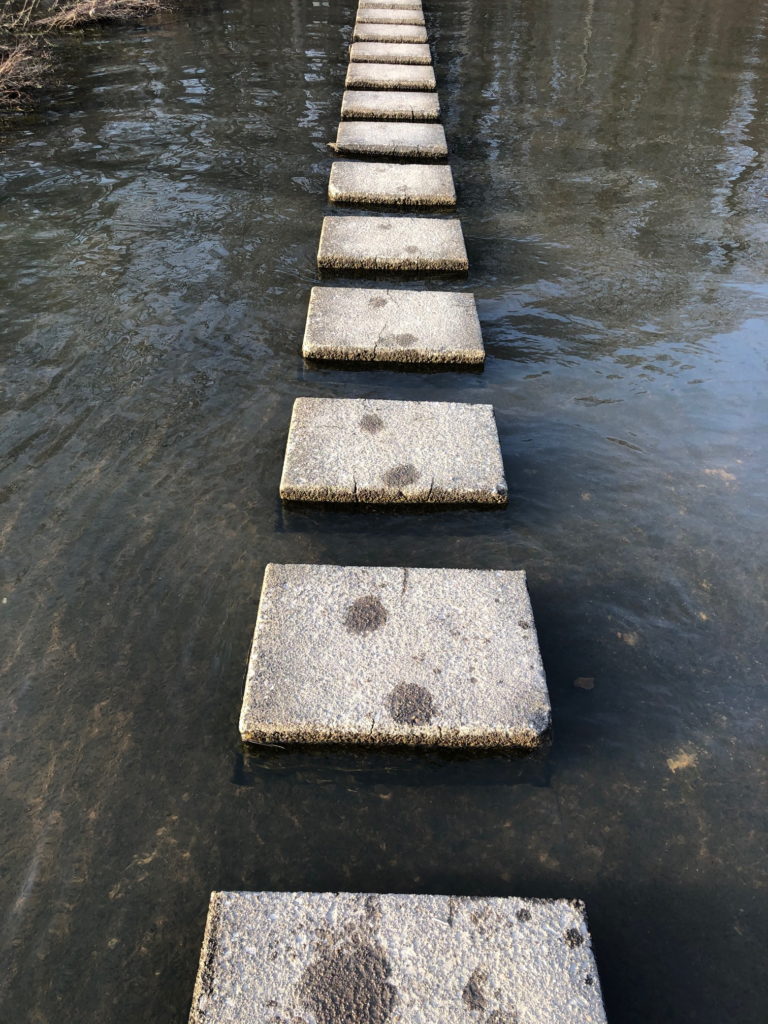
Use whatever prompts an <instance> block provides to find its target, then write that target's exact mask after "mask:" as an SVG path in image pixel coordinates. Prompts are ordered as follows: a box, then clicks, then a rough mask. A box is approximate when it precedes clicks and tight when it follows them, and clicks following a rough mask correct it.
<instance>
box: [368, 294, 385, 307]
mask: <svg viewBox="0 0 768 1024" xmlns="http://www.w3.org/2000/svg"><path fill="white" fill-rule="evenodd" d="M388 301H389V300H388V299H385V298H382V297H380V296H378V295H377V296H376V297H375V298H373V299H369V300H368V305H369V306H370V307H371V309H381V307H382V306H386V304H387V302H388Z"/></svg>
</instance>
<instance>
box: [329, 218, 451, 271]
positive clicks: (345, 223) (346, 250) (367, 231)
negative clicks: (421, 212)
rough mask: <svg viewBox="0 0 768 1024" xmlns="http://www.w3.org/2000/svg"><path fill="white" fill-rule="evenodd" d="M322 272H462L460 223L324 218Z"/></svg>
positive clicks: (399, 219) (420, 220) (433, 220)
mask: <svg viewBox="0 0 768 1024" xmlns="http://www.w3.org/2000/svg"><path fill="white" fill-rule="evenodd" d="M317 265H318V267H319V268H320V269H321V270H336V271H339V270H352V271H359V270H392V271H437V270H443V271H446V272H448V273H466V271H467V269H468V267H469V261H468V260H467V250H466V248H465V246H464V236H463V234H462V231H461V224H460V222H459V221H458V220H457V219H452V220H446V219H443V218H435V217H402V216H400V217H326V218H325V219H324V220H323V228H322V231H321V232H320V245H319V247H318V251H317Z"/></svg>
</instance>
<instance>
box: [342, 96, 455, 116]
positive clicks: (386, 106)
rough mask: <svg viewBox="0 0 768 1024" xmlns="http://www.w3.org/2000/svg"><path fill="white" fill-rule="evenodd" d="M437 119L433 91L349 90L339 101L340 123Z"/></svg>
mask: <svg viewBox="0 0 768 1024" xmlns="http://www.w3.org/2000/svg"><path fill="white" fill-rule="evenodd" d="M439 117H440V104H439V102H438V99H437V94H436V93H434V92H394V91H392V90H387V89H383V90H380V91H379V90H373V89H351V90H347V91H346V92H345V93H344V95H343V97H342V100H341V119H342V121H437V120H438V118H439Z"/></svg>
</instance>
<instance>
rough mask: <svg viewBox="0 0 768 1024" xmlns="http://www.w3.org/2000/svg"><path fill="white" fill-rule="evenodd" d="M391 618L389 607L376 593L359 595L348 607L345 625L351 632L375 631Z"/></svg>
mask: <svg viewBox="0 0 768 1024" xmlns="http://www.w3.org/2000/svg"><path fill="white" fill-rule="evenodd" d="M388 618H389V614H388V613H387V609H386V608H385V607H384V605H383V604H382V603H381V601H380V600H379V599H378V597H376V595H375V594H366V596H365V597H358V599H357V600H356V601H353V602H352V604H351V605H350V606H349V607H348V608H347V613H346V615H345V616H344V625H345V626H346V627H347V629H348V630H349V632H350V633H374V632H375V631H376V630H377V629H381V627H382V626H383V625H384V623H385V622H386V621H387V619H388Z"/></svg>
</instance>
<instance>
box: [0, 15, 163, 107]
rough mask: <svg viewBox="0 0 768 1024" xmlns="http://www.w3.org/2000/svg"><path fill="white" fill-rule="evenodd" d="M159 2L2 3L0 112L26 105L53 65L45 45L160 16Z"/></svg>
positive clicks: (0, 17) (0, 18)
mask: <svg viewBox="0 0 768 1024" xmlns="http://www.w3.org/2000/svg"><path fill="white" fill-rule="evenodd" d="M165 6H166V4H165V3H163V0H0V112H2V111H3V110H5V111H6V112H11V111H14V110H19V109H23V108H24V107H26V106H29V105H30V102H31V101H32V99H33V97H34V93H35V90H37V89H39V88H40V87H41V86H42V85H44V84H45V82H46V80H47V78H48V77H49V75H50V74H51V71H52V68H53V62H52V60H51V55H50V50H49V48H48V47H47V46H46V42H47V41H48V40H50V39H51V38H52V37H53V36H54V35H56V34H58V33H62V32H67V31H70V30H72V29H81V28H85V27H87V26H88V25H98V24H105V23H107V22H130V21H135V20H138V19H140V18H142V17H144V16H145V15H147V14H152V13H155V12H156V11H160V10H163V9H164V7H165Z"/></svg>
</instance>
